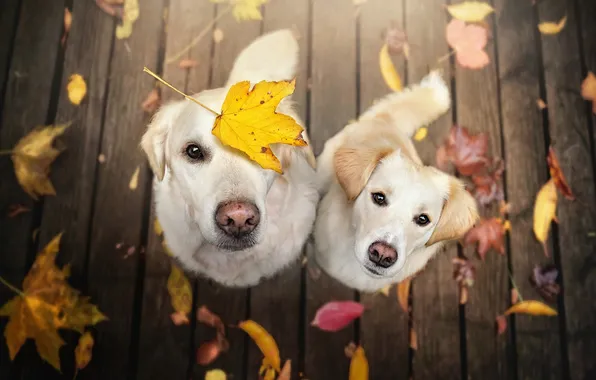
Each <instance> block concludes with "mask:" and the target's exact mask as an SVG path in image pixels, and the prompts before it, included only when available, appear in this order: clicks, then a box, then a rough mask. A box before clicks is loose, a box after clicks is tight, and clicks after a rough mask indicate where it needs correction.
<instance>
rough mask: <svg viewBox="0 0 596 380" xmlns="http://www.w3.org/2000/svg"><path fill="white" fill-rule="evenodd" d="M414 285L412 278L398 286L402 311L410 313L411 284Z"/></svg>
mask: <svg viewBox="0 0 596 380" xmlns="http://www.w3.org/2000/svg"><path fill="white" fill-rule="evenodd" d="M411 283H412V279H411V278H406V279H405V280H403V281H402V282H400V283H399V284H397V301H398V302H399V306H401V309H402V310H403V311H405V312H406V313H407V312H408V297H409V296H410V284H411Z"/></svg>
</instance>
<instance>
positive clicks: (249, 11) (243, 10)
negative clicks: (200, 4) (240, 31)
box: [211, 0, 269, 21]
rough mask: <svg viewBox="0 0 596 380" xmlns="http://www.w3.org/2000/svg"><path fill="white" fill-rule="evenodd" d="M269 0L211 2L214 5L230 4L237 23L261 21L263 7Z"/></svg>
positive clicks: (219, 0) (212, 0) (217, 0)
mask: <svg viewBox="0 0 596 380" xmlns="http://www.w3.org/2000/svg"><path fill="white" fill-rule="evenodd" d="M268 1H269V0H211V2H212V3H224V2H225V3H230V6H231V7H232V14H233V15H234V18H235V19H236V21H244V20H261V19H262V18H263V15H262V14H261V5H263V4H265V3H266V2H268Z"/></svg>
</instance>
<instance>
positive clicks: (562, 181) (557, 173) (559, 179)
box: [546, 146, 575, 201]
mask: <svg viewBox="0 0 596 380" xmlns="http://www.w3.org/2000/svg"><path fill="white" fill-rule="evenodd" d="M546 161H547V162H548V170H549V171H550V176H551V178H552V179H553V180H554V181H555V185H556V186H557V189H559V191H560V192H561V194H563V196H564V197H565V198H567V199H569V200H571V201H572V200H575V195H573V191H571V188H570V187H569V184H568V183H567V179H566V178H565V174H563V170H562V169H561V165H560V164H559V160H558V159H557V156H556V154H555V150H554V149H553V147H552V146H551V147H550V148H548V157H547V158H546Z"/></svg>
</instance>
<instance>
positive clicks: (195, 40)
mask: <svg viewBox="0 0 596 380" xmlns="http://www.w3.org/2000/svg"><path fill="white" fill-rule="evenodd" d="M232 7H233V5H232V4H230V5H229V6H228V7H227V8H225V9H224V10H223V11H222V12H221V13H220V14H218V15H217V16H216V17H215V18H214V19H213V20H211V22H210V23H209V24H207V25H206V26H205V28H204V29H203V30H201V31H200V32H199V34H197V36H196V37H195V38H193V40H192V41H191V42H190V43H189V44H188V45H187V46H186V47H185V48H184V49H182V50H180V51H179V52H178V53H176V54H174V55H173V56H171V57H169V58H166V65H169V64H170V63H173V62H175V61H177V60H178V59H180V58H181V57H182V56H183V55H184V54H186V53H187V52H188V51H189V50H190V49H191V48H192V47H193V46H195V45H196V44H198V43H199V41H200V40H201V39H202V38H203V37H205V35H206V34H207V33H208V32H209V30H211V28H212V27H213V26H214V25H215V23H216V22H217V21H219V20H220V19H221V18H222V17H223V16H225V15H226V14H228V13H229V12H230V10H231V9H232Z"/></svg>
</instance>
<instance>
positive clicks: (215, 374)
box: [205, 369, 228, 380]
mask: <svg viewBox="0 0 596 380" xmlns="http://www.w3.org/2000/svg"><path fill="white" fill-rule="evenodd" d="M227 378H228V377H227V375H226V373H225V372H224V371H222V370H221V369H212V370H209V371H207V372H206V373H205V380H226V379H227Z"/></svg>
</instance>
